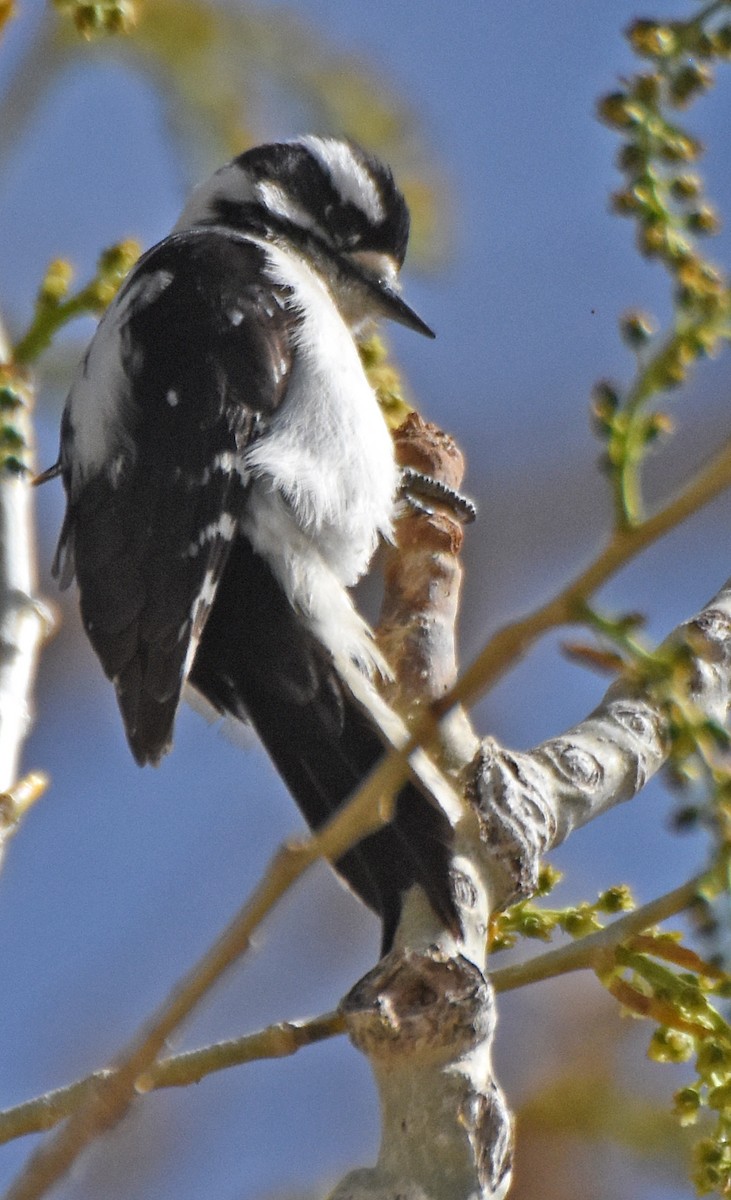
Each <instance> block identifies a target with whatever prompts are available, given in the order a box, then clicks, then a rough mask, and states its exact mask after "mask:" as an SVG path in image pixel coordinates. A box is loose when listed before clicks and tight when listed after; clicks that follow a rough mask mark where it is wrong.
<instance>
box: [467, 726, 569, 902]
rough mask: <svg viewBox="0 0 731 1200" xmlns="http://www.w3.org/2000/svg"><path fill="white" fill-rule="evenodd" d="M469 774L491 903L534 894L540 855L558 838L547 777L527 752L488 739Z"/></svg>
mask: <svg viewBox="0 0 731 1200" xmlns="http://www.w3.org/2000/svg"><path fill="white" fill-rule="evenodd" d="M470 775H471V782H470V785H469V789H468V800H469V801H470V802H471V803H472V805H473V807H474V809H475V812H476V814H477V818H478V821H479V824H480V840H481V842H482V844H483V847H484V849H485V851H486V852H487V853H488V854H489V857H490V860H491V861H490V873H491V875H492V876H493V877H494V878H493V888H494V892H493V894H494V898H495V903H496V905H497V906H499V907H503V906H505V905H507V904H510V903H512V902H513V901H514V900H519V899H522V898H524V897H526V896H530V895H532V894H533V892H535V890H536V887H537V885H538V871H539V869H540V860H541V855H542V854H543V853H544V852H545V850H547V849H548V847H549V846H551V845H553V843H554V841H555V839H556V834H557V821H556V815H555V811H554V808H553V806H552V804H551V803H550V801H549V797H550V787H549V786H548V782H549V781H548V780H547V777H546V771H545V770H543V769H542V768H541V767H540V765H538V764H537V763H536V761H535V760H534V759H533V757H532V756H531V755H529V754H519V753H514V752H511V751H508V750H505V749H504V748H503V747H502V746H500V745H499V744H498V743H497V742H495V741H494V740H493V739H492V738H486V739H485V740H484V741H483V743H482V745H481V746H480V749H479V751H478V753H477V756H476V757H475V759H474V760H473V763H472V769H471V772H470Z"/></svg>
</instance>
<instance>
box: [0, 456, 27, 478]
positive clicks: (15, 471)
mask: <svg viewBox="0 0 731 1200" xmlns="http://www.w3.org/2000/svg"><path fill="white" fill-rule="evenodd" d="M0 469H2V470H3V471H7V472H8V474H9V475H25V474H26V472H27V470H28V468H27V466H26V464H25V463H24V462H23V461H22V459H20V458H17V457H16V455H15V454H8V456H7V458H3V456H2V454H0Z"/></svg>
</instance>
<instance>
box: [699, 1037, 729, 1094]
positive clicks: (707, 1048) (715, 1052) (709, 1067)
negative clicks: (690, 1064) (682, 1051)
mask: <svg viewBox="0 0 731 1200" xmlns="http://www.w3.org/2000/svg"><path fill="white" fill-rule="evenodd" d="M696 1066H697V1069H698V1074H699V1076H700V1077H701V1079H704V1080H705V1081H706V1082H709V1083H712V1084H714V1085H715V1084H721V1083H725V1082H726V1077H727V1076H728V1073H729V1070H730V1069H731V1048H729V1046H728V1045H727V1044H726V1043H725V1042H722V1041H719V1040H718V1039H717V1038H710V1037H709V1038H706V1039H705V1041H704V1042H703V1045H702V1046H701V1048H700V1050H699V1051H698V1060H697V1064H696Z"/></svg>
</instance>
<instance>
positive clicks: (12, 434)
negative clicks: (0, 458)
mask: <svg viewBox="0 0 731 1200" xmlns="http://www.w3.org/2000/svg"><path fill="white" fill-rule="evenodd" d="M0 446H2V448H3V449H4V450H25V449H26V446H27V442H26V440H25V438H24V437H23V435H22V433H20V432H19V431H18V430H17V429H16V428H15V426H14V425H3V426H1V427H0Z"/></svg>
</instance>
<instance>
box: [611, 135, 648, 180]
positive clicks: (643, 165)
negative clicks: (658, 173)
mask: <svg viewBox="0 0 731 1200" xmlns="http://www.w3.org/2000/svg"><path fill="white" fill-rule="evenodd" d="M647 159H648V154H647V151H646V150H645V149H644V147H643V146H638V144H637V143H636V142H626V143H625V144H624V145H623V146H621V147H620V150H619V154H618V156H617V163H618V166H619V169H620V171H627V172H628V173H630V174H632V175H640V174H642V173H643V172H644V171H645V170H646V169H647Z"/></svg>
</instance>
